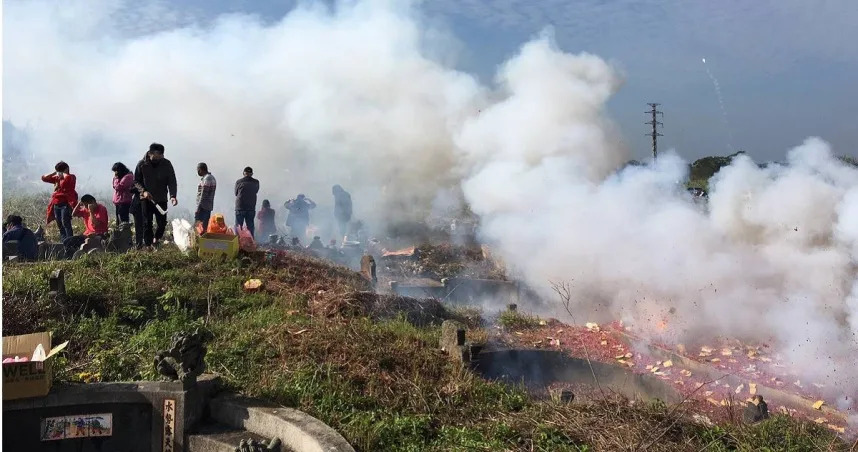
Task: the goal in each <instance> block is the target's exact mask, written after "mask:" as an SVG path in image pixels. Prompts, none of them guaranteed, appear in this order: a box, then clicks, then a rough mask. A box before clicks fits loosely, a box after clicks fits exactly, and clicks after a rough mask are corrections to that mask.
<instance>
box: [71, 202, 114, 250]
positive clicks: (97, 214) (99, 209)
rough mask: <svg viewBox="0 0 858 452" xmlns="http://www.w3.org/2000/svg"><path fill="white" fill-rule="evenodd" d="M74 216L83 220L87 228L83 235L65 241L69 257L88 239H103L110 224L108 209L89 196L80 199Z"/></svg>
mask: <svg viewBox="0 0 858 452" xmlns="http://www.w3.org/2000/svg"><path fill="white" fill-rule="evenodd" d="M72 215H73V216H75V217H80V218H83V223H84V225H85V226H86V228H85V229H84V231H83V235H75V236H72V237H69V238H67V239H65V240H63V245H65V247H66V256H67V257H71V256H72V255H73V254H74V252H75V250H77V249H78V248H80V246H81V245H83V243H84V242H85V241H86V239H87V237H95V236H97V237H102V238H103V237H104V235H105V234H107V225H108V223H109V222H110V217H109V216H108V214H107V208H106V207H104V205H102V204H99V203H98V202H97V201H96V200H95V197H94V196H92V195H89V194H87V195H83V196H81V197H80V204H78V206H77V208H75V210H74V212H73V213H72Z"/></svg>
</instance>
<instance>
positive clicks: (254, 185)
mask: <svg viewBox="0 0 858 452" xmlns="http://www.w3.org/2000/svg"><path fill="white" fill-rule="evenodd" d="M257 193H259V181H258V180H256V179H254V178H253V168H251V167H249V166H248V167H247V168H245V169H244V177H242V178H241V179H239V180H237V181H236V182H235V226H236V227H241V225H242V224H246V225H247V230H248V231H250V235H253V233H254V229H255V226H254V224H253V217H255V216H256V194H257Z"/></svg>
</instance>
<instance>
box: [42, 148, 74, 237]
mask: <svg viewBox="0 0 858 452" xmlns="http://www.w3.org/2000/svg"><path fill="white" fill-rule="evenodd" d="M69 171H70V170H69V165H68V164H67V163H66V162H62V161H61V162H59V163H57V164H56V165H54V172H53V173H48V174H45V175H44V176H42V182H47V183H49V184H54V193H53V194H52V195H51V201H50V202H49V203H48V211H47V220H46V223H47V224H51V221H54V220H56V221H57V228H58V229H59V230H60V240H65V239H67V238H69V237H71V236H73V235H74V231H73V230H72V222H71V220H72V209H74V208H75V206H76V205H77V191H75V184H76V183H77V178H76V177H75V175H74V174H71V173H70V172H69Z"/></svg>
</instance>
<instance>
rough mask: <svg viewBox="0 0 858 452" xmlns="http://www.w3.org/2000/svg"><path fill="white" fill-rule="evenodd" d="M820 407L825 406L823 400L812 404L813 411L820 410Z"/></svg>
mask: <svg viewBox="0 0 858 452" xmlns="http://www.w3.org/2000/svg"><path fill="white" fill-rule="evenodd" d="M822 405H825V400H817V401H816V402H814V404H813V409H814V410H822Z"/></svg>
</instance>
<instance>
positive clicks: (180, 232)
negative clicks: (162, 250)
mask: <svg viewBox="0 0 858 452" xmlns="http://www.w3.org/2000/svg"><path fill="white" fill-rule="evenodd" d="M172 225H173V241H174V242H176V246H178V247H179V249H180V250H182V251H183V252H184V251H187V250H188V249H190V248H191V235H192V234H193V233H194V229H193V227H192V226H191V224H190V223H188V220H185V219H183V218H175V219H173V221H172Z"/></svg>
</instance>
